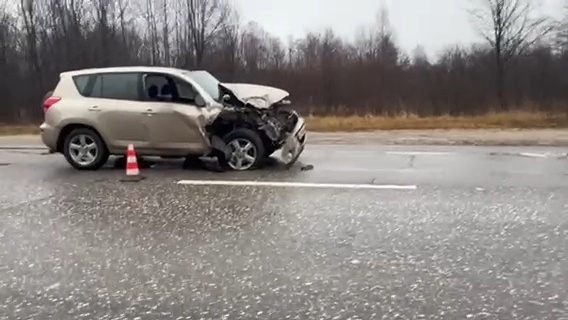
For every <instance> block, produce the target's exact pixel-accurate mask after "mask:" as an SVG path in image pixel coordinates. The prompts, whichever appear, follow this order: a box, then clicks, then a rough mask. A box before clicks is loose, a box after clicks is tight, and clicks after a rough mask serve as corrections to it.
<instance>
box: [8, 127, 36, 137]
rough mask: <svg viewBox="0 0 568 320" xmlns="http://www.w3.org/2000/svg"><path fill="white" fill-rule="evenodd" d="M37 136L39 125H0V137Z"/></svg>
mask: <svg viewBox="0 0 568 320" xmlns="http://www.w3.org/2000/svg"><path fill="white" fill-rule="evenodd" d="M23 134H39V125H32V124H30V125H4V124H0V136H11V135H23Z"/></svg>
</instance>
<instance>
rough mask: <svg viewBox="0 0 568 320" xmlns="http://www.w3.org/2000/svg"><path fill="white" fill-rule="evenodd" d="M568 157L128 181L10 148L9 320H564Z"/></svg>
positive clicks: (0, 276) (347, 162)
mask: <svg viewBox="0 0 568 320" xmlns="http://www.w3.org/2000/svg"><path fill="white" fill-rule="evenodd" d="M567 152H568V151H567V150H566V149H555V148H505V147H499V148H486V147H483V148H482V147H426V146H422V147H418V146H405V147H396V146H389V147H387V146H379V145H366V146H347V145H345V146H340V145H320V146H317V145H310V146H308V148H307V150H306V152H305V153H304V155H303V156H302V158H301V161H302V162H301V163H298V164H296V165H295V166H293V167H292V168H290V169H289V170H286V169H285V168H282V167H281V166H280V165H278V164H277V163H276V164H274V163H272V164H269V166H268V167H267V168H265V169H261V170H256V171H252V172H245V173H232V172H226V173H218V172H210V171H207V170H203V169H198V168H193V169H185V170H183V169H181V163H180V162H179V161H169V162H160V163H157V164H155V165H154V167H153V168H148V169H142V175H143V176H144V177H145V180H143V181H140V182H138V183H133V182H129V183H125V182H121V181H120V179H121V178H123V177H124V170H123V169H114V168H112V167H108V168H105V169H103V170H101V171H98V172H78V171H75V170H73V169H71V168H70V167H69V166H68V165H67V164H66V163H65V161H64V159H63V157H62V156H60V155H45V154H42V151H41V150H24V149H10V150H6V149H5V150H1V147H0V218H1V222H0V319H539V320H540V319H568V259H567V255H568V246H567V245H568V200H567V198H566V196H567V195H568V158H567ZM307 165H312V166H313V169H311V170H302V168H307V167H306V166H307ZM307 169H309V167H308V168H307ZM183 179H191V180H261V181H291V182H309V183H336V184H343V183H346V184H375V185H381V184H397V185H415V186H416V190H388V189H386V190H361V189H349V188H345V189H341V188H340V189H326V188H302V187H291V188H282V187H269V186H192V185H179V184H176V182H177V181H179V180H183Z"/></svg>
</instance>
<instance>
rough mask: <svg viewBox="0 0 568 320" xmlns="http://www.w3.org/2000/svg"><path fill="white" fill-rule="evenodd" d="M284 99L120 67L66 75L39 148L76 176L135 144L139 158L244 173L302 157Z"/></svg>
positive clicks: (275, 92) (302, 138) (301, 128)
mask: <svg viewBox="0 0 568 320" xmlns="http://www.w3.org/2000/svg"><path fill="white" fill-rule="evenodd" d="M288 97H289V94H288V92H286V91H284V90H281V89H277V88H273V87H268V86H261V85H254V84H241V83H238V84H235V83H221V82H220V81H219V80H217V79H216V78H215V77H214V76H212V75H211V74H210V73H208V72H206V71H188V70H182V69H176V68H162V67H117V68H101V69H87V70H78V71H69V72H63V73H61V74H60V80H59V83H58V84H57V86H56V88H55V90H54V91H53V92H50V93H49V94H48V95H47V96H46V99H45V100H44V102H43V110H44V119H45V120H44V122H43V124H42V125H41V126H40V130H41V138H42V141H43V143H44V144H45V145H46V146H47V147H48V148H49V150H50V151H51V152H52V153H55V152H57V153H62V154H63V155H64V156H65V158H66V160H67V161H68V162H69V164H70V165H71V166H73V167H74V168H76V169H79V170H97V169H99V168H101V167H102V166H104V165H105V163H106V162H107V160H108V159H109V156H111V155H124V154H125V153H126V149H127V147H128V145H129V144H133V145H134V146H135V148H136V152H137V154H138V155H139V156H161V157H165V158H171V157H186V158H190V159H191V158H198V157H215V158H217V160H218V161H219V164H220V165H221V166H223V167H225V168H226V169H229V170H237V171H242V170H249V169H251V168H254V167H257V166H258V165H259V164H260V163H261V162H262V161H263V160H264V159H265V158H267V157H269V156H270V155H271V154H273V153H274V152H275V151H277V150H281V159H282V161H283V162H284V163H285V164H287V165H291V164H293V163H294V162H296V160H297V159H298V157H299V156H300V154H301V153H302V151H303V150H304V146H305V142H306V132H305V125H304V119H303V118H302V117H300V116H299V115H298V114H297V113H296V112H295V111H293V110H290V109H289V108H288V107H289V105H290V101H289V100H288Z"/></svg>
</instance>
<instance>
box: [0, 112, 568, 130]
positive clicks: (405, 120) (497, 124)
mask: <svg viewBox="0 0 568 320" xmlns="http://www.w3.org/2000/svg"><path fill="white" fill-rule="evenodd" d="M306 121H307V127H308V130H310V131H319V132H338V131H344V132H353V131H372V130H409V129H415V130H420V129H423V130H430V129H545V128H568V117H566V116H562V115H549V114H546V113H538V112H507V113H491V114H486V115H481V116H475V117H451V116H441V117H424V118H420V117H417V116H414V115H402V116H397V117H381V116H345V117H337V116H325V117H319V116H308V117H307V118H306ZM38 133H39V126H38V125H2V124H0V135H22V134H38Z"/></svg>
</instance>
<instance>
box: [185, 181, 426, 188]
mask: <svg viewBox="0 0 568 320" xmlns="http://www.w3.org/2000/svg"><path fill="white" fill-rule="evenodd" d="M177 184H180V185H194V186H250V187H281V188H320V189H374V190H416V189H417V188H418V187H417V186H416V185H390V184H347V183H346V184H344V183H310V182H285V181H244V180H243V181H240V180H180V181H178V182H177Z"/></svg>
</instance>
